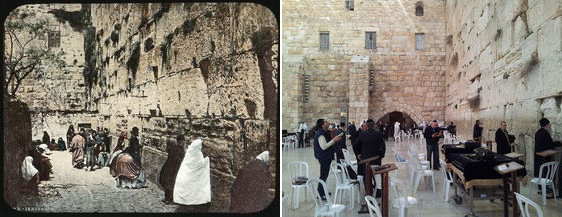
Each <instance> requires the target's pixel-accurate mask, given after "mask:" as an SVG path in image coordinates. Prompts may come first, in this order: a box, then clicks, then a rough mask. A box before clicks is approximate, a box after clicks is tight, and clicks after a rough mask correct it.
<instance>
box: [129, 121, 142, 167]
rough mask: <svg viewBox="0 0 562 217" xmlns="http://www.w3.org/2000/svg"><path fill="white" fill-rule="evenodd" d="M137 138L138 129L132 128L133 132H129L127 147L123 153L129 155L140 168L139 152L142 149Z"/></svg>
mask: <svg viewBox="0 0 562 217" xmlns="http://www.w3.org/2000/svg"><path fill="white" fill-rule="evenodd" d="M138 136H139V128H137V127H133V130H132V131H131V138H130V139H129V147H127V149H125V152H127V153H129V154H130V155H131V157H132V158H133V161H135V163H136V164H137V165H139V166H141V155H140V150H141V149H142V146H141V145H140V142H139V138H138Z"/></svg>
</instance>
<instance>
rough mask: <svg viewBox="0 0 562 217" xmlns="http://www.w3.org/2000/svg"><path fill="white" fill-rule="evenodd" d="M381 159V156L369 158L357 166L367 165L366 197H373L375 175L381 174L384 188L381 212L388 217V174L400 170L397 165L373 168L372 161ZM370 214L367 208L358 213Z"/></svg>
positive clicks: (384, 216) (363, 207) (364, 207)
mask: <svg viewBox="0 0 562 217" xmlns="http://www.w3.org/2000/svg"><path fill="white" fill-rule="evenodd" d="M377 159H379V156H375V157H372V158H368V159H365V160H361V161H359V162H358V163H357V164H365V174H364V175H365V180H367V181H366V182H365V195H372V194H373V192H372V190H373V186H372V179H373V175H376V174H381V181H382V183H381V186H382V195H381V196H382V198H381V212H382V216H383V217H388V205H389V202H388V196H389V195H388V188H389V185H388V172H390V171H393V170H396V169H398V167H396V165H395V164H384V165H382V166H381V167H379V168H372V167H371V161H373V160H377ZM364 212H369V211H368V210H367V207H366V206H361V209H360V210H359V212H358V213H364Z"/></svg>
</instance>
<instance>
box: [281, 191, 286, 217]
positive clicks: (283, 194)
mask: <svg viewBox="0 0 562 217" xmlns="http://www.w3.org/2000/svg"><path fill="white" fill-rule="evenodd" d="M281 195H282V196H281V209H282V210H281V212H282V214H281V216H282V217H285V216H287V196H286V195H285V192H281Z"/></svg>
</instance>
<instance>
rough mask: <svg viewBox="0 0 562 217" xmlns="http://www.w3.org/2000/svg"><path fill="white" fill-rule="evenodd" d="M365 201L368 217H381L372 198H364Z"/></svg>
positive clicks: (377, 205) (379, 210)
mask: <svg viewBox="0 0 562 217" xmlns="http://www.w3.org/2000/svg"><path fill="white" fill-rule="evenodd" d="M365 201H367V207H368V208H369V216H370V217H382V213H381V209H380V208H379V204H378V203H377V201H376V200H375V198H374V197H372V196H370V195H367V196H365Z"/></svg>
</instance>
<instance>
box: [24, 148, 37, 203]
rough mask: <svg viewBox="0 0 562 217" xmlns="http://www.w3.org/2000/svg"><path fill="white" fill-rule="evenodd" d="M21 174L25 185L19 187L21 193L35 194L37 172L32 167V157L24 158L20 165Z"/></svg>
mask: <svg viewBox="0 0 562 217" xmlns="http://www.w3.org/2000/svg"><path fill="white" fill-rule="evenodd" d="M21 174H22V177H23V179H25V181H27V183H23V184H22V185H21V187H22V191H23V192H28V193H35V194H37V191H38V189H37V185H38V184H39V170H37V168H35V167H34V166H33V157H31V156H26V157H25V159H24V160H23V163H22V165H21Z"/></svg>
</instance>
